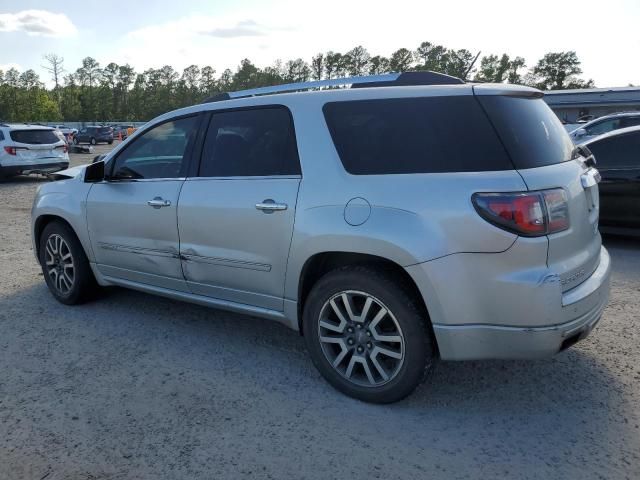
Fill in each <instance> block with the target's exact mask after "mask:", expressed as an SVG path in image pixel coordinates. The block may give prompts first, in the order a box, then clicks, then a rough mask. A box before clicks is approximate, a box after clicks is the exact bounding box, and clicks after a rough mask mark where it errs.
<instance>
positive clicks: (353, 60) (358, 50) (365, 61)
mask: <svg viewBox="0 0 640 480" xmlns="http://www.w3.org/2000/svg"><path fill="white" fill-rule="evenodd" d="M370 61H371V55H369V52H367V49H366V48H364V47H363V46H362V45H358V46H357V47H355V48H354V49H352V50H349V51H348V52H347V53H346V54H345V62H346V66H347V72H348V73H349V75H350V76H353V77H355V76H360V75H365V74H366V73H367V70H368V68H369V62H370Z"/></svg>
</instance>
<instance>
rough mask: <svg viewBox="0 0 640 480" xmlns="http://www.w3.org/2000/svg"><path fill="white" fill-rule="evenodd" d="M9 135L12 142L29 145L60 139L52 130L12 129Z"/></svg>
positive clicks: (55, 141) (53, 141)
mask: <svg viewBox="0 0 640 480" xmlns="http://www.w3.org/2000/svg"><path fill="white" fill-rule="evenodd" d="M9 135H11V140H13V141H14V142H18V143H28V144H30V145H43V144H45V145H46V144H49V143H58V142H59V141H60V139H59V138H58V136H57V135H56V134H55V133H53V130H12V131H11V132H10V133H9Z"/></svg>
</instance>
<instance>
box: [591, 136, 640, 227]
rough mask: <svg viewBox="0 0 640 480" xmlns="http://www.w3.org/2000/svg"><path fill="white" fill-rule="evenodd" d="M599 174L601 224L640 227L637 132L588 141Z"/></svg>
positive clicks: (639, 174) (639, 162)
mask: <svg viewBox="0 0 640 480" xmlns="http://www.w3.org/2000/svg"><path fill="white" fill-rule="evenodd" d="M588 147H589V149H590V150H591V152H592V153H593V155H594V156H595V158H596V162H597V166H598V170H599V171H600V174H601V175H602V181H601V182H600V197H601V202H600V224H601V225H603V226H607V227H621V228H640V131H635V132H631V133H626V134H624V135H615V136H612V137H607V138H603V139H601V140H596V141H594V142H591V143H589V144H588Z"/></svg>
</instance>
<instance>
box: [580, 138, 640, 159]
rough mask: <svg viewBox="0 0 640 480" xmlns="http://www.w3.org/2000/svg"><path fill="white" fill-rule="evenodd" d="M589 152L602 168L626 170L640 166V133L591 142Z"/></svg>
mask: <svg viewBox="0 0 640 480" xmlns="http://www.w3.org/2000/svg"><path fill="white" fill-rule="evenodd" d="M588 147H589V150H591V153H593V155H594V156H595V157H596V162H597V163H596V166H597V167H599V168H600V167H601V168H625V167H635V168H637V167H639V166H640V132H633V133H627V134H625V135H616V136H613V137H609V138H603V139H602V140H598V141H596V142H591V143H590V144H589V145H588Z"/></svg>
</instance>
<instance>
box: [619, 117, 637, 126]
mask: <svg viewBox="0 0 640 480" xmlns="http://www.w3.org/2000/svg"><path fill="white" fill-rule="evenodd" d="M636 125H640V116H638V117H622V118H621V119H620V128H627V127H635V126H636Z"/></svg>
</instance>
